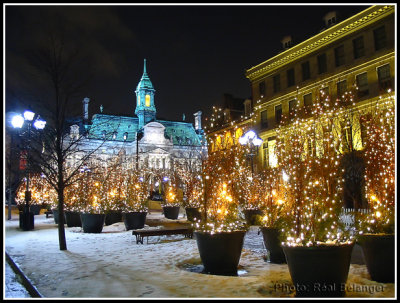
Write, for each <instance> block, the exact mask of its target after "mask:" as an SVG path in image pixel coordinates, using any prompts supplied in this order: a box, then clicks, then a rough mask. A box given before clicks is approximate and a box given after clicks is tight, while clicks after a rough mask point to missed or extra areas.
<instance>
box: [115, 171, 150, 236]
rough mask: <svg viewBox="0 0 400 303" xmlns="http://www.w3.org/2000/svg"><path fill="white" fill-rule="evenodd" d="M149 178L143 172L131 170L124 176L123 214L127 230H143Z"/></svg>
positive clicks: (122, 193)
mask: <svg viewBox="0 0 400 303" xmlns="http://www.w3.org/2000/svg"><path fill="white" fill-rule="evenodd" d="M148 193H149V188H148V176H145V175H144V174H143V171H140V172H139V171H138V170H136V169H129V170H127V171H126V172H125V174H124V180H123V186H122V192H121V197H122V198H123V200H122V201H123V206H122V212H123V217H124V223H125V227H126V229H127V230H131V229H139V228H143V227H144V224H145V221H146V216H147V211H148V208H147V206H146V204H147V201H148Z"/></svg>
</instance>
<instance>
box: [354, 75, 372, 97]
mask: <svg viewBox="0 0 400 303" xmlns="http://www.w3.org/2000/svg"><path fill="white" fill-rule="evenodd" d="M356 84H357V96H358V97H359V98H361V97H364V96H366V95H368V94H369V87H368V78H367V73H366V72H365V73H362V74H359V75H357V76H356Z"/></svg>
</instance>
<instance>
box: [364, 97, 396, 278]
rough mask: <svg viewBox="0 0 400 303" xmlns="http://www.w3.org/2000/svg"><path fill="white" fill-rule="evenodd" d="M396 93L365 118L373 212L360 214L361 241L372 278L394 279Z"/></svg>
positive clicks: (368, 196)
mask: <svg viewBox="0 0 400 303" xmlns="http://www.w3.org/2000/svg"><path fill="white" fill-rule="evenodd" d="M394 108H395V107H394V97H393V96H391V95H389V96H388V97H386V98H382V99H380V100H379V101H378V103H377V104H376V107H375V108H374V110H372V114H370V115H368V116H367V117H366V119H365V124H366V134H367V138H368V140H367V141H366V144H365V149H364V150H363V156H364V160H365V161H364V162H365V175H364V177H365V193H366V199H367V201H368V206H369V209H370V212H369V213H367V214H361V215H359V219H360V220H359V222H360V223H359V226H358V227H357V228H358V231H359V235H358V242H359V243H360V244H361V246H362V249H363V252H364V257H365V259H366V264H367V268H368V271H369V273H370V275H371V278H372V279H373V280H375V281H378V282H389V283H390V282H394V266H395V265H394V252H395V247H394V233H395V177H396V176H395V112H394Z"/></svg>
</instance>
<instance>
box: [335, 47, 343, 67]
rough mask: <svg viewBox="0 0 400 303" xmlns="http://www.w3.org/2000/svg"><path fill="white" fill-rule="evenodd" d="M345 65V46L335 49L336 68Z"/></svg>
mask: <svg viewBox="0 0 400 303" xmlns="http://www.w3.org/2000/svg"><path fill="white" fill-rule="evenodd" d="M343 64H344V45H341V46H339V47H336V48H335V65H336V67H338V66H341V65H343Z"/></svg>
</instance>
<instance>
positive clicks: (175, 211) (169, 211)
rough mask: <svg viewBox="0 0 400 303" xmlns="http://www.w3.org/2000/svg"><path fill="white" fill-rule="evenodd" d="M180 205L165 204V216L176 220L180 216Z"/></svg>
mask: <svg viewBox="0 0 400 303" xmlns="http://www.w3.org/2000/svg"><path fill="white" fill-rule="evenodd" d="M179 209H180V206H163V212H164V216H165V218H167V219H172V220H176V219H178V216H179Z"/></svg>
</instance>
